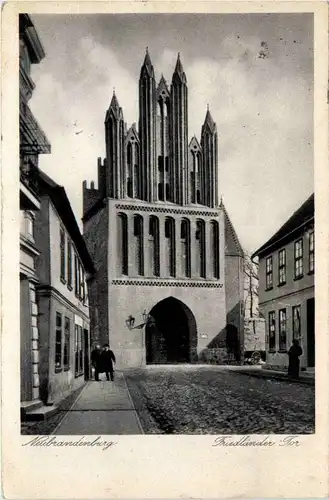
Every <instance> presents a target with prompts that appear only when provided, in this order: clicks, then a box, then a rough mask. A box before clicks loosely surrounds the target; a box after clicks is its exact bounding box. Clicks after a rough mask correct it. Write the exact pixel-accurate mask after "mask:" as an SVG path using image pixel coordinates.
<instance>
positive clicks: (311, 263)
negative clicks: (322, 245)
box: [308, 230, 315, 274]
mask: <svg viewBox="0 0 329 500" xmlns="http://www.w3.org/2000/svg"><path fill="white" fill-rule="evenodd" d="M311 243H312V245H311ZM314 272H315V234H314V230H313V231H311V232H310V233H309V237H308V273H309V274H314Z"/></svg>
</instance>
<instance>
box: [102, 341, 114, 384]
mask: <svg viewBox="0 0 329 500" xmlns="http://www.w3.org/2000/svg"><path fill="white" fill-rule="evenodd" d="M113 363H115V356H114V353H113V351H111V349H110V346H109V345H108V344H105V345H104V350H103V352H102V357H101V365H102V371H103V372H105V374H106V380H110V377H111V380H114V370H113Z"/></svg>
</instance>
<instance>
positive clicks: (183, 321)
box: [145, 297, 197, 364]
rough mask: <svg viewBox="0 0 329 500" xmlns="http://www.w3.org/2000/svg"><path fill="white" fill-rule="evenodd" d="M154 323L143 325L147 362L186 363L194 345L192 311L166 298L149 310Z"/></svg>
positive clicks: (173, 299)
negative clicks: (144, 328)
mask: <svg viewBox="0 0 329 500" xmlns="http://www.w3.org/2000/svg"><path fill="white" fill-rule="evenodd" d="M150 314H151V316H152V317H153V318H154V320H155V325H149V326H147V327H146V331H145V335H146V363H148V364H152V363H154V364H155V363H159V364H162V363H189V362H191V360H192V350H193V349H195V348H196V345H197V332H196V322H195V318H194V316H193V313H192V311H191V310H190V309H189V308H188V307H187V306H186V305H185V304H184V303H183V302H181V301H180V300H178V299H175V298H174V297H169V298H167V299H164V300H162V301H161V302H159V303H158V304H157V305H156V306H154V307H153V309H152V310H151V312H150Z"/></svg>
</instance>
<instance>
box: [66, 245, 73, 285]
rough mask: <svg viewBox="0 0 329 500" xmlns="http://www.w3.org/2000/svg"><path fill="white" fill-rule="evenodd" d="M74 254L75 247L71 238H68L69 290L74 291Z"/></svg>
mask: <svg viewBox="0 0 329 500" xmlns="http://www.w3.org/2000/svg"><path fill="white" fill-rule="evenodd" d="M72 253H73V245H72V241H71V239H70V238H67V260H66V264H67V287H68V289H69V290H72V288H73V287H72Z"/></svg>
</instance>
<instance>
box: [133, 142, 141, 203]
mask: <svg viewBox="0 0 329 500" xmlns="http://www.w3.org/2000/svg"><path fill="white" fill-rule="evenodd" d="M134 196H135V198H140V173H139V146H138V144H137V143H135V146H134Z"/></svg>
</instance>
